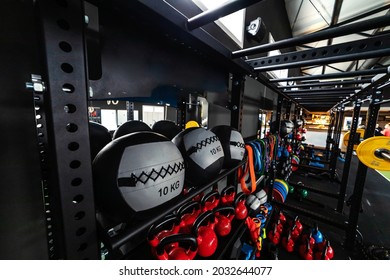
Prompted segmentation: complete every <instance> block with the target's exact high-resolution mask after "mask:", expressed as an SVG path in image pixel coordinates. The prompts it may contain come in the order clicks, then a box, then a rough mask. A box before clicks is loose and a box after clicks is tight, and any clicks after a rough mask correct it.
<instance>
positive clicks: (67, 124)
mask: <svg viewBox="0 0 390 280" xmlns="http://www.w3.org/2000/svg"><path fill="white" fill-rule="evenodd" d="M232 2H233V1H232ZM234 2H238V1H234ZM245 2H246V4H248V5H249V3H252V2H253V3H254V2H257V1H245ZM63 3H66V5H65V4H63ZM137 3H138V4H139V5H141V6H143V7H145V8H147V9H149V10H151V11H153V12H154V13H155V14H156V15H157V16H159V17H160V18H161V19H164V20H166V21H169V22H170V23H171V24H173V25H174V26H176V27H177V28H178V30H180V35H182V36H183V37H182V38H183V40H188V41H189V42H191V43H192V42H197V43H199V44H198V45H199V46H202V47H203V48H204V49H206V50H207V51H208V53H209V55H215V56H217V57H218V58H219V59H220V61H221V62H223V63H225V64H226V65H227V66H228V68H229V71H231V72H232V73H234V75H235V76H233V82H238V84H237V85H236V86H237V88H236V89H234V86H235V85H233V89H234V98H235V99H234V100H233V101H234V102H233V104H235V105H236V106H237V113H233V114H232V125H233V126H235V127H237V128H240V127H241V125H242V123H241V118H240V117H241V114H242V111H241V110H242V94H243V88H242V87H243V77H244V75H253V76H256V79H257V80H258V81H259V82H261V83H263V84H265V85H266V86H267V87H269V88H271V89H272V90H275V92H276V93H277V94H278V101H277V102H278V103H277V112H276V122H277V124H280V118H281V107H282V103H283V99H284V98H287V99H290V100H291V98H292V97H290V96H289V95H288V92H280V91H279V90H277V87H276V86H274V85H270V84H268V82H269V81H268V79H266V78H265V77H264V76H263V75H262V74H259V73H257V72H259V71H267V70H271V69H281V68H284V69H286V68H293V67H298V66H304V65H314V64H327V63H333V62H337V61H346V60H354V59H361V58H371V57H378V56H383V55H389V54H390V36H388V35H387V34H385V35H380V36H376V37H373V38H370V39H364V40H359V41H355V42H350V43H345V44H339V45H333V46H328V47H325V48H318V49H315V50H313V49H311V50H308V51H302V52H294V53H289V54H283V55H281V56H277V57H272V58H257V59H254V60H247V61H246V62H245V61H243V60H241V59H236V60H232V59H231V58H238V57H243V56H245V55H250V54H255V53H262V52H266V51H268V50H272V49H279V48H285V47H289V46H293V45H296V44H304V43H308V42H313V41H316V40H320V39H329V38H331V37H336V36H342V35H347V34H350V33H352V32H358V31H363V30H369V29H373V28H378V27H382V26H386V25H388V24H389V23H390V16H383V17H379V18H375V19H372V20H368V21H364V22H359V23H354V24H350V25H347V26H340V27H335V28H330V29H327V30H323V31H320V32H317V33H316V34H309V35H306V36H303V37H304V38H297V39H291V40H283V41H280V42H277V43H274V44H268V45H265V46H259V47H256V48H253V49H250V50H241V51H236V52H233V53H231V52H230V51H229V50H228V49H226V48H225V47H224V46H223V45H222V44H221V43H220V42H218V41H217V40H216V39H214V38H213V37H211V36H210V35H209V34H208V33H207V32H205V31H204V30H203V29H200V28H197V27H200V26H202V25H203V24H206V23H207V22H210V20H211V19H210V18H209V19H207V20H205V21H200V22H197V23H192V26H191V23H189V22H190V20H188V19H187V18H186V17H185V16H184V15H182V14H181V13H180V12H179V11H177V10H175V9H174V8H173V7H171V6H170V5H167V4H166V3H160V2H159V1H153V0H139V1H137ZM37 5H38V7H39V11H40V13H41V18H42V30H43V39H42V41H43V45H44V47H45V55H44V56H45V57H44V58H45V61H46V73H45V75H43V79H44V80H45V81H47V83H46V84H47V93H45V95H46V96H45V105H44V106H45V112H46V116H45V117H46V120H47V133H48V140H47V142H48V147H49V148H48V150H47V152H48V160H49V163H50V170H49V171H48V172H49V175H48V180H47V184H48V185H47V186H48V187H49V188H51V189H52V195H53V201H55V205H54V207H56V208H57V209H55V210H54V212H53V213H55V214H56V216H53V218H55V219H58V220H59V221H61V225H59V226H58V228H56V229H55V230H56V232H57V235H58V240H57V247H56V250H57V252H56V256H58V258H65V259H86V258H88V259H98V258H100V255H99V248H98V247H99V243H98V239H97V233H96V218H95V209H94V197H93V185H92V171H91V158H90V154H89V132H88V118H87V116H88V113H87V98H86V97H87V96H88V84H87V81H88V77H87V66H86V63H85V62H86V53H85V45H84V42H85V38H84V34H83V30H84V28H83V25H84V12H83V2H82V1H79V0H74V1H72V0H70V1H68V2H66V1H65V2H62V1H57V2H54V1H50V0H40V1H37ZM229 12H230V10H229ZM216 13H217V14H218V13H221V10H220V11H217V12H216ZM213 18H214V16H213ZM192 22H193V21H192ZM189 24H190V26H189ZM188 29H193V30H192V31H189V30H188ZM337 49H338V50H337ZM359 50H364V52H358V51H359ZM314 51H315V52H316V53H315V55H314ZM325 51H326V53H325ZM317 52H318V53H317ZM321 52H323V53H321ZM331 53H333V54H331ZM305 55H306V56H305ZM299 56H300V59H301V60H302V61H301V62H297V61H296V60H298V57H299ZM302 56H303V57H302ZM309 56H311V58H308V57H309ZM294 57H295V58H294ZM320 57H321V58H320ZM284 58H287V60H288V61H293V62H291V63H284V64H282V63H280V62H281V61H282V60H283V61H284ZM313 58H316V59H313ZM277 59H279V61H277ZM270 60H271V61H270ZM262 62H264V63H262ZM255 63H257V64H260V65H261V64H264V65H265V64H267V65H269V66H264V67H257V65H256V64H255ZM252 66H254V68H252ZM254 70H255V71H254ZM384 72H387V70H386V71H385V70H384V69H378V70H375V69H373V71H361V72H359V71H355V72H352V73H353V74H351V75H350V76H349V73H340V74H339V75H337V76H336V74H333V76H332V77H353V76H356V75H371V74H373V73H384ZM347 74H348V75H347ZM325 77H328V78H330V77H331V75H323V76H320V77H318V78H325ZM305 78H307V79H304V78H302V79H300V78H298V77H297V78H291V79H289V80H309V79H314V76H312V77H305ZM280 80H281V79H274V80H271V82H276V81H280ZM337 89H338V90H340V88H337ZM343 90H344V89H343ZM348 90H354V88H351V89H348ZM303 92H305V91H303ZM311 92H315V90H313V91H311ZM318 92H320V91H318ZM326 92H329V91H326ZM336 92H337V91H335V92H334V93H336ZM290 93H291V95H292V94H293V92H292V91H291V92H290ZM295 93H299V91H298V92H295ZM237 95H238V96H237ZM373 95H374V96H373V102H372V103H371V105H370V110H369V118H368V123H367V129H366V134H365V138H367V137H369V136H372V135H373V130H374V128H375V123H376V119H377V116H378V110H379V108H380V104H381V98H382V93H381V91H375V92H374V93H373ZM294 103H296V101H294ZM296 104H297V103H296ZM298 104H299V103H298ZM302 104H305V103H304V102H303V103H302ZM306 104H311V103H306ZM329 104H331V103H329ZM325 105H326V103H323V104H322V105H321V106H324V107H326V106H325ZM240 106H241V107H240ZM313 106H314V105H313ZM337 106H338V107H339V108H340V109H339V110H338V111H337V113H336V118H335V119H336V120H335V122H336V124H335V126H334V130H333V137H332V138H333V142H334V143H333V148H332V151H333V152H332V156H333V158H331V162H332V163H334V162H335V157H336V149H338V144H339V140H340V129H341V123H342V116H343V106H341V105H340V104H338V105H337ZM240 108H241V109H240ZM328 134H329V131H328ZM44 144H46V143H44ZM336 159H337V158H336ZM331 170H332V171H331V172H334V170H335V168H333V169H331ZM366 171H367V167H365V166H363V165H362V164H361V163H360V164H359V168H358V177H359V178H357V180H356V181H357V183H356V184H355V189H354V195H353V200H352V205H351V211H350V217H349V223H348V229H347V241H348V244H347V245H348V246H350V247H352V245H353V244H352V243H353V241H354V240H355V236H356V227H357V219H358V213H359V210H360V202H361V197H362V193H363V187H364V181H365V176H366ZM224 175H226V174H224ZM333 177H334V174H333ZM218 179H219V178H218ZM358 179H359V180H358ZM360 179H361V180H360ZM271 182H272V181H271ZM271 185H272V184H271ZM271 193H272V192H271ZM325 220H326V219H325ZM150 222H152V221H150ZM337 225H338V226H340V227H341V228H345V226H343V225H339V224H337ZM145 228H146V225H142V226H141V227H139V228H137V229H134V231H133V233H131V234H128V235H126V237H125V238H124V239H122V238H119V239H118V240H114V241H113V248H114V247H115V248H116V247H118V246H120V244H123V242H125V241H126V240H128V238H131V236H133V235H135V234H136V233H137V231H139V230H143V229H145Z"/></svg>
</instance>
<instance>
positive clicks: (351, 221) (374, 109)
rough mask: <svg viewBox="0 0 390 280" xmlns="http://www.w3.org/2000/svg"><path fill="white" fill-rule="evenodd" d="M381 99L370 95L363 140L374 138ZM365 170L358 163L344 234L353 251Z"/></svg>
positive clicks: (377, 94)
mask: <svg viewBox="0 0 390 280" xmlns="http://www.w3.org/2000/svg"><path fill="white" fill-rule="evenodd" d="M382 98H383V95H382V91H380V90H376V89H374V90H373V93H372V99H371V103H370V106H369V108H368V112H367V119H366V130H365V132H364V139H367V138H370V137H373V136H374V132H375V125H376V123H377V120H378V114H379V109H380V104H377V103H378V102H380V101H382ZM367 169H368V167H367V166H366V165H364V164H363V163H362V162H360V161H359V165H358V169H357V173H356V180H355V187H354V189H353V194H352V196H351V208H350V211H349V218H348V227H347V232H346V241H345V246H346V247H347V248H348V249H353V248H354V245H355V239H356V230H357V227H358V219H359V213H360V209H361V204H362V198H363V191H364V185H365V182H366V176H367Z"/></svg>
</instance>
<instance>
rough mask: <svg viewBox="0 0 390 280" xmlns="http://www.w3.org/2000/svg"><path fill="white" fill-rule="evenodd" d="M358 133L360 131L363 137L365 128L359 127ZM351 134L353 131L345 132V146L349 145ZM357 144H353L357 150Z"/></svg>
mask: <svg viewBox="0 0 390 280" xmlns="http://www.w3.org/2000/svg"><path fill="white" fill-rule="evenodd" d="M356 133H360V138H363V137H364V129H361V128H360V129H357V130H356ZM350 136H351V132H350V131H348V132H347V133H345V134H344V137H343V144H344V146H345V147H347V146H348V142H349V137H350ZM357 146H358V145H353V149H354V150H356V149H357Z"/></svg>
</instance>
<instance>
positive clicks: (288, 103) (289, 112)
mask: <svg viewBox="0 0 390 280" xmlns="http://www.w3.org/2000/svg"><path fill="white" fill-rule="evenodd" d="M291 105H292V102H291V100H288V101H287V104H286V119H287V120H289V119H290V114H291Z"/></svg>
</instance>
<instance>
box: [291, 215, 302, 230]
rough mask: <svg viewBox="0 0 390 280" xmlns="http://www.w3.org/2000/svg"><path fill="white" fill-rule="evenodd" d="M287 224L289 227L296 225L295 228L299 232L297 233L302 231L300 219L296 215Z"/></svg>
mask: <svg viewBox="0 0 390 280" xmlns="http://www.w3.org/2000/svg"><path fill="white" fill-rule="evenodd" d="M289 225H290V227H293V226H294V225H295V226H296V230H297V231H298V232H299V234H301V233H302V230H303V225H302V223H301V221H300V220H299V217H298V216H295V217H294V220H292V221H290V222H289Z"/></svg>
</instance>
